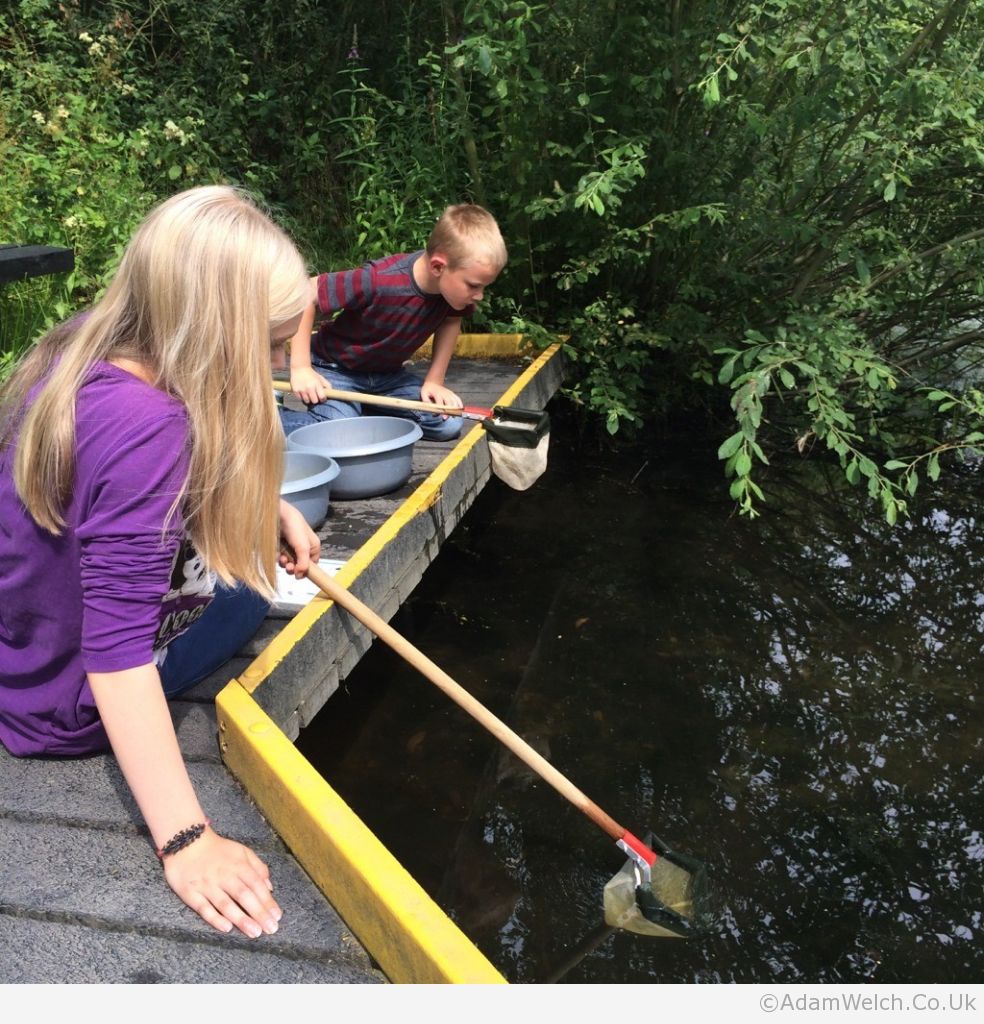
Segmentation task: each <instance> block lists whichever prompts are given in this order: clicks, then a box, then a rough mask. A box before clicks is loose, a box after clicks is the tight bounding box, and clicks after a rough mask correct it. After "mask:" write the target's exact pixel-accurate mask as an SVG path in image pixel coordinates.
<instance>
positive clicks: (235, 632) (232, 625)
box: [160, 584, 270, 697]
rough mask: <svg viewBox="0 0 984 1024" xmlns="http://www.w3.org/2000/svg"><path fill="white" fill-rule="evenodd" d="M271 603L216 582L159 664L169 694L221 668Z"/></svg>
mask: <svg viewBox="0 0 984 1024" xmlns="http://www.w3.org/2000/svg"><path fill="white" fill-rule="evenodd" d="M269 610H270V605H269V603H268V602H267V601H265V600H264V599H263V598H262V597H260V595H259V594H257V593H255V592H254V591H252V590H250V589H248V588H247V587H243V586H239V587H235V588H232V589H230V588H229V587H223V586H222V585H221V584H219V585H218V586H217V587H216V588H215V597H213V598H212V600H211V602H210V603H209V605H208V607H207V608H206V609H205V612H204V614H203V615H202V617H201V618H200V619H198V620H197V621H196V622H194V623H192V625H191V626H189V627H188V630H187V631H186V632H184V633H182V634H181V636H179V637H178V638H177V639H176V640H173V641H172V642H171V643H170V644H168V647H167V656H166V657H165V658H164V664H163V665H161V667H160V675H161V683H162V684H163V685H164V693H165V694H166V695H167V696H168V697H176V696H177V695H178V694H179V693H182V692H183V691H185V690H188V689H190V688H191V687H192V686H194V685H195V683H199V682H201V681H202V680H203V679H204V678H205V677H206V676H209V675H211V674H212V673H213V672H215V671H216V670H217V669H219V668H221V667H222V666H223V665H224V664H225V663H226V662H227V661H228V660H229V659H230V658H232V657H234V656H235V654H236V652H237V651H238V650H239V649H240V648H241V647H242V646H243V644H245V643H246V641H247V640H249V638H250V637H251V636H252V635H253V634H254V633H255V632H256V631H257V630H258V629H259V628H260V623H261V622H262V621H263V620H264V618H266V613H267V612H268V611H269Z"/></svg>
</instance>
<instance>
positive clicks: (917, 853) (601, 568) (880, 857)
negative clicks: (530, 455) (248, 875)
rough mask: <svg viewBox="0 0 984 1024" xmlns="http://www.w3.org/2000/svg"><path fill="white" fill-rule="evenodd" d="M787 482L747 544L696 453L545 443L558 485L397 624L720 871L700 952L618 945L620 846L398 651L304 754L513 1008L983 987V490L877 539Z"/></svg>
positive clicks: (960, 485)
mask: <svg viewBox="0 0 984 1024" xmlns="http://www.w3.org/2000/svg"><path fill="white" fill-rule="evenodd" d="M775 472H776V473H777V478H776V486H777V487H778V488H779V489H780V491H781V496H780V497H779V498H778V499H777V500H775V501H773V502H771V503H770V506H769V507H768V510H766V511H764V514H763V515H762V517H761V518H760V519H758V520H756V521H754V522H751V523H750V522H747V521H745V520H740V519H738V518H737V517H735V516H733V509H732V505H731V502H730V501H729V499H728V497H727V492H726V488H725V487H724V486H723V484H722V479H721V476H720V470H719V466H718V464H717V462H716V461H715V458H714V445H713V442H711V441H704V440H701V439H699V438H697V439H695V438H694V437H692V436H687V435H684V434H681V435H680V436H677V437H674V438H672V439H668V440H666V441H665V442H663V443H662V444H661V445H655V446H653V447H651V448H650V449H648V450H647V451H636V452H631V453H626V454H622V455H619V456H613V455H612V454H610V453H605V452H599V451H594V450H584V449H581V450H578V448H577V446H576V445H575V444H574V442H573V439H572V437H571V435H570V432H568V434H567V436H564V431H563V429H558V428H557V427H556V426H555V430H554V437H553V441H552V447H551V466H550V469H549V470H548V473H547V475H546V476H545V477H544V478H543V479H542V480H541V481H540V482H539V483H538V484H537V485H536V486H535V487H534V488H533V489H532V490H531V491H529V492H526V493H523V494H517V493H514V492H511V491H508V490H507V489H506V488H504V487H503V486H501V485H499V484H498V483H497V482H494V483H493V484H492V485H490V486H489V487H488V488H487V489H486V490H485V492H484V493H483V495H482V497H481V498H480V500H479V502H478V503H477V504H476V506H475V507H474V508H473V509H472V511H471V512H470V513H469V514H468V516H467V517H466V521H465V523H463V524H462V525H461V526H459V528H458V530H457V531H456V533H455V535H454V536H453V538H452V541H451V542H449V543H448V545H447V546H446V547H445V549H444V551H443V552H442V554H441V556H440V558H439V560H438V562H437V563H435V564H434V565H433V566H432V567H431V568H430V569H429V570H428V572H427V574H426V576H425V579H424V580H423V582H422V584H421V585H420V587H419V588H418V590H417V592H416V594H415V596H414V598H413V600H412V601H411V602H410V603H409V604H408V606H407V607H406V608H405V609H404V610H403V611H402V612H401V613H400V615H399V616H398V618H397V619H395V620H394V625H395V626H396V627H397V628H398V629H399V630H400V631H401V632H403V633H405V634H406V635H408V636H409V637H410V639H411V640H412V641H413V642H414V643H415V644H416V645H417V646H418V647H420V648H421V649H423V650H424V651H425V652H426V653H427V654H429V655H430V657H432V658H433V659H434V660H435V661H436V662H437V663H438V664H439V665H441V666H442V667H443V668H445V669H446V670H447V671H448V672H450V673H451V674H452V675H453V676H455V678H456V679H457V680H458V681H459V682H460V683H461V684H462V685H463V686H465V687H466V688H467V689H469V690H470V691H471V692H473V693H474V694H475V695H476V696H477V697H478V698H479V699H480V700H481V701H483V702H484V703H485V704H486V705H487V706H489V707H490V708H491V709H492V710H493V711H494V712H495V713H496V714H498V715H500V717H502V718H503V719H505V720H506V721H507V722H508V723H509V725H511V726H512V727H513V728H514V729H515V730H516V731H517V732H519V733H520V734H521V735H522V736H523V737H524V738H526V739H527V740H528V741H529V742H531V743H532V744H533V745H534V746H536V747H537V749H539V750H540V751H541V753H543V754H545V756H547V757H548V759H549V760H551V761H552V763H554V764H555V765H556V766H557V767H558V768H559V769H560V770H561V771H562V772H564V773H565V774H567V775H568V776H569V777H570V778H571V780H572V781H573V782H574V783H575V784H577V785H578V786H579V787H580V788H581V789H583V790H584V791H585V792H586V793H587V794H588V795H589V796H591V797H592V798H593V799H594V800H596V801H597V802H598V803H599V804H600V805H601V806H602V807H603V808H604V809H605V810H606V811H608V813H610V814H611V815H612V816H613V817H615V818H616V819H617V820H619V821H620V822H622V823H623V824H624V825H625V826H627V827H628V828H630V829H631V830H632V831H635V832H642V831H644V830H645V829H647V828H652V829H653V830H654V831H656V832H657V833H658V834H660V835H661V836H662V837H663V838H664V839H665V840H667V841H669V842H671V843H672V844H673V845H675V846H677V847H679V848H680V849H682V850H685V851H686V852H689V853H690V854H692V855H694V856H696V857H698V858H699V859H700V860H702V861H703V862H704V863H705V864H706V865H707V870H708V874H709V876H710V881H711V895H710V911H711V913H710V921H709V925H708V927H707V929H706V931H705V932H704V933H703V934H701V935H700V936H698V937H696V938H692V939H687V940H685V941H683V940H673V939H653V938H643V937H639V936H636V935H632V934H628V933H624V932H615V933H612V932H607V931H606V930H605V929H604V927H603V924H602V895H601V894H602V888H603V886H604V883H605V882H606V881H607V880H608V878H610V877H611V876H612V875H613V874H614V873H615V872H616V871H617V870H618V869H619V867H620V866H621V864H622V863H623V859H624V858H622V856H621V855H620V854H619V852H618V851H617V849H616V848H615V846H614V844H613V843H612V842H611V841H610V840H609V839H608V838H607V837H606V836H605V835H604V833H602V832H601V831H600V830H598V829H597V827H596V826H595V825H593V824H592V823H591V822H590V821H588V819H587V818H585V817H584V816H582V815H581V814H580V813H579V812H578V811H576V810H575V809H574V808H572V807H571V806H569V805H568V804H567V803H566V802H565V801H564V800H563V799H562V798H561V797H560V796H559V795H558V794H557V793H556V792H555V791H554V790H553V789H552V788H551V787H549V786H548V785H547V784H545V783H543V782H541V781H539V780H537V779H536V778H535V777H533V776H532V775H531V774H530V772H529V771H528V770H527V769H526V768H525V767H524V766H523V765H521V764H520V763H519V762H518V761H517V760H516V759H515V758H513V757H512V756H511V755H510V754H508V753H505V752H504V751H502V750H501V749H500V748H499V747H498V746H497V745H496V743H495V741H494V740H492V739H491V738H490V737H488V736H487V735H486V734H485V733H484V732H483V730H482V729H481V728H480V727H479V726H478V725H477V724H475V723H474V722H473V721H472V720H471V719H470V718H468V717H467V716H466V715H465V714H464V712H462V711H460V710H459V709H458V708H457V707H456V706H455V705H454V704H452V703H451V702H450V701H449V700H448V698H446V697H445V696H443V695H442V694H441V693H439V692H438V691H437V690H436V689H435V688H434V687H433V686H432V685H431V684H430V683H428V682H427V681H426V680H424V679H423V678H422V677H421V676H419V675H418V674H417V673H416V672H415V671H413V670H411V669H409V668H406V667H405V666H404V665H403V664H402V663H401V662H400V661H399V659H397V658H396V656H395V655H393V654H392V653H391V652H389V651H388V650H387V649H386V648H384V647H383V646H382V645H381V644H376V645H374V649H373V651H372V652H370V655H369V656H367V657H366V658H365V659H364V661H363V663H362V664H361V666H360V667H359V669H358V671H357V673H356V675H355V676H353V677H352V678H351V679H350V680H349V681H348V683H347V685H346V687H345V688H344V689H343V691H341V692H340V693H339V694H337V695H336V696H335V697H333V698H332V700H331V701H330V702H329V704H328V707H327V709H326V711H325V712H323V713H322V715H321V716H319V718H318V720H317V721H316V722H315V723H314V724H313V725H312V726H311V727H310V728H309V729H307V730H305V732H304V733H303V734H302V737H301V741H300V743H299V746H300V747H301V749H302V750H303V751H304V753H305V754H306V755H307V756H308V757H309V758H310V759H311V760H312V761H313V762H314V763H315V764H316V766H318V767H319V768H320V769H321V771H322V772H323V774H324V775H325V777H326V778H327V779H328V781H329V782H330V783H331V784H332V785H333V786H334V787H335V788H336V789H337V790H338V791H339V792H340V793H341V794H342V796H343V797H344V798H345V799H346V800H347V801H348V802H349V803H350V804H351V805H352V806H353V807H354V808H355V809H356V811H357V812H358V813H359V814H360V815H361V816H362V817H363V819H364V820H365V821H366V822H367V824H368V825H369V826H370V827H371V828H372V829H373V830H374V831H375V832H376V833H377V834H378V835H379V836H380V838H381V839H382V840H383V841H384V842H385V843H386V844H387V845H388V846H389V847H390V849H391V850H392V851H393V852H394V853H395V854H396V855H397V857H398V858H399V859H400V860H401V861H402V862H403V863H404V865H405V866H406V867H407V868H408V870H409V871H410V872H411V873H412V874H413V875H414V876H415V877H416V878H418V880H419V881H420V882H421V883H422V884H423V885H424V887H425V888H426V889H427V890H428V891H429V892H430V893H431V895H432V896H434V898H435V899H436V900H437V901H438V903H440V904H441V905H442V906H443V907H444V908H445V910H447V911H448V912H449V913H450V914H451V916H452V917H453V918H454V919H455V920H457V921H458V923H459V924H460V925H461V927H462V928H463V929H464V931H465V932H466V933H467V934H468V935H469V936H470V937H471V938H472V939H474V940H475V941H476V942H477V943H478V945H479V946H480V948H481V949H482V950H483V952H484V953H485V954H486V956H488V957H489V958H490V959H491V960H492V961H493V962H494V963H495V964H496V966H497V967H498V968H499V969H500V970H501V971H502V972H503V973H504V974H505V975H506V977H507V978H509V979H510V980H512V981H522V982H541V981H549V980H554V981H566V982H653V981H658V982H691V981H707V982H714V981H741V982H808V981H812V982H859V981H875V982H879V981H880V982H893V983H898V982H922V983H926V982H951V983H955V982H970V981H977V980H979V979H980V978H981V977H982V975H984V943H982V942H981V933H982V930H984V920H982V913H984V898H982V897H984V799H982V789H984V783H982V776H984V739H982V736H984V728H982V727H984V708H982V701H981V699H980V698H979V695H978V694H979V682H980V680H981V678H982V677H984V538H982V535H981V533H980V531H979V529H978V520H979V511H978V510H979V507H980V504H981V495H982V484H984V474H982V473H981V472H976V473H975V472H973V471H965V472H964V474H963V475H962V476H960V477H959V478H957V479H954V480H952V481H951V483H950V484H949V485H948V491H947V493H946V494H945V495H944V496H942V497H940V496H935V497H932V498H927V499H926V500H925V501H924V502H923V504H922V505H921V506H920V507H919V508H918V509H917V510H916V514H915V515H914V516H913V518H912V519H911V520H910V521H908V522H907V523H906V524H904V525H902V526H900V527H897V528H896V529H895V530H894V531H892V530H889V529H888V528H887V527H882V526H881V525H879V524H878V523H871V522H870V521H869V522H864V521H863V520H862V517H861V515H860V512H859V511H858V509H857V508H856V507H854V505H853V504H852V503H853V502H857V501H859V500H860V497H859V496H858V495H856V494H854V493H849V494H847V495H843V494H840V493H838V491H837V488H836V486H835V483H834V480H835V474H831V476H830V477H829V479H828V477H827V475H826V474H825V472H824V470H823V468H822V466H819V465H817V464H815V463H807V464H797V465H794V466H790V467H787V468H786V469H785V470H784V471H782V473H781V474H780V473H779V471H775ZM780 475H781V479H779V476H780ZM862 523H863V525H862Z"/></svg>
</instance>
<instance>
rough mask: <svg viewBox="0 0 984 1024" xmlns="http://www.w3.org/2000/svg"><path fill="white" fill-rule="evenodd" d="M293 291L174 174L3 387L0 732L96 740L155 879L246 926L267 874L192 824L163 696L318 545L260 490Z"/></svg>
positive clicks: (294, 305) (198, 670)
mask: <svg viewBox="0 0 984 1024" xmlns="http://www.w3.org/2000/svg"><path fill="white" fill-rule="evenodd" d="M307 293H308V284H307V278H306V274H305V268H304V265H303V263H302V261H301V259H300V257H299V255H298V254H297V251H296V250H295V248H294V246H293V245H292V244H291V242H290V241H289V240H288V238H287V237H286V236H285V235H284V234H283V232H281V231H280V230H279V229H278V228H277V227H276V226H274V225H273V224H272V223H271V222H270V220H269V219H268V218H267V217H266V216H265V215H264V214H263V213H261V212H260V211H259V210H258V209H257V208H256V207H255V206H254V205H253V204H252V203H251V202H250V201H249V199H248V198H247V197H246V196H245V195H243V194H241V193H239V192H237V191H236V190H234V189H231V188H224V187H207V188H199V189H192V190H191V191H188V192H184V193H181V194H180V195H177V196H174V197H173V198H171V199H169V200H167V201H166V202H164V203H162V204H161V205H160V206H158V207H157V208H156V209H154V210H153V211H152V212H151V213H150V215H149V216H148V217H147V218H146V220H145V221H144V222H143V224H142V225H141V226H140V228H139V229H138V230H137V232H136V234H135V236H134V237H133V239H132V241H131V242H130V244H129V246H128V247H127V250H126V252H125V254H124V256H123V259H122V261H121V263H120V267H119V270H118V272H117V273H116V275H115V277H114V278H113V281H112V283H111V284H110V286H109V288H108V289H107V291H106V294H105V296H104V297H103V298H102V300H101V301H100V302H99V303H98V304H97V305H96V306H95V308H94V309H92V310H91V311H90V312H89V313H88V314H85V315H84V316H82V317H78V318H76V319H74V320H72V321H70V322H68V323H67V324H64V325H62V326H61V327H58V328H56V329H55V330H53V331H52V332H50V333H49V334H48V335H47V336H46V337H45V338H43V339H42V341H41V342H40V343H39V344H38V346H37V347H36V348H35V349H34V350H33V351H32V353H31V354H30V355H29V356H28V358H26V359H25V360H24V361H23V363H22V364H21V366H20V367H19V368H18V370H17V372H16V373H15V374H14V376H13V377H12V378H11V380H10V382H9V384H8V385H7V387H6V388H5V390H4V392H3V394H2V396H0V524H2V526H0V741H2V742H3V744H4V745H5V746H6V747H7V748H8V750H9V751H10V752H11V753H12V754H14V755H17V756H30V755H47V756H51V755H73V754H84V753H88V752H92V751H95V750H99V749H104V748H105V746H106V745H107V744H108V745H109V746H111V748H112V750H113V752H114V754H115V755H116V758H117V760H118V762H119V765H120V768H121V770H122V772H123V775H124V777H125V778H126V781H127V783H128V784H129V786H130V789H131V790H132V792H133V795H134V798H135V800H136V802H137V805H138V806H139V808H140V811H141V813H142V814H143V817H144V820H145V821H146V824H147V827H148V829H149V831H150V834H151V837H152V839H153V842H154V846H155V848H156V849H157V853H158V855H159V856H160V857H161V859H162V863H163V867H164V873H165V877H166V879H167V882H168V884H169V885H170V886H171V888H172V889H173V890H174V891H175V893H177V895H178V896H180V898H181V899H182V900H184V902H185V903H186V904H187V905H188V906H190V907H191V908H192V909H193V910H195V911H197V912H198V913H199V914H200V915H201V916H202V917H203V918H204V919H205V920H206V921H208V922H209V923H210V924H211V925H213V926H214V927H215V928H217V929H219V930H220V931H226V932H228V931H231V930H232V929H233V928H238V929H239V930H240V931H242V932H243V933H245V934H246V935H249V936H252V937H254V938H255V937H257V936H259V935H260V934H261V933H263V932H266V933H272V932H275V931H276V930H277V922H278V921H279V920H280V917H281V910H280V908H279V907H278V906H277V904H276V902H275V900H274V898H273V895H272V884H271V882H270V876H269V871H268V869H267V867H266V865H264V864H263V863H262V862H261V861H260V860H259V859H258V858H257V857H256V855H255V854H254V853H253V852H252V851H251V850H249V849H248V848H247V847H245V846H242V845H240V844H239V843H235V842H232V841H230V840H227V839H224V838H222V837H221V836H220V835H218V833H216V832H215V831H213V830H212V829H211V828H210V827H209V823H208V821H207V819H206V818H205V814H204V812H203V810H202V808H201V806H200V805H199V803H198V799H197V797H196V795H195V792H194V790H193V788H192V785H191V782H190V780H189V777H188V773H187V770H186V768H185V766H184V762H183V760H182V758H181V754H180V751H179V748H178V743H177V739H176V737H175V733H174V727H173V725H172V722H171V717H170V714H169V712H168V708H167V703H166V697H167V695H173V694H174V693H177V692H180V691H181V690H182V689H185V688H187V687H188V686H190V685H193V684H194V683H195V682H197V681H198V679H199V678H201V677H202V676H203V675H205V674H207V673H208V672H210V671H212V670H213V669H214V668H216V667H218V665H220V664H221V663H222V662H223V661H225V660H227V659H228V658H229V657H231V656H232V655H233V654H234V653H235V651H236V650H237V649H238V648H239V647H240V646H241V644H242V643H243V642H244V641H245V640H246V639H247V638H248V636H249V635H250V634H251V633H252V631H253V630H254V629H255V628H256V626H257V625H258V624H259V622H260V621H261V620H262V617H263V614H264V613H265V611H266V607H267V605H266V598H268V597H269V596H270V594H271V593H272V585H273V578H274V569H275V566H276V563H277V561H278V558H279V561H280V563H281V564H282V565H284V566H285V567H286V568H287V570H288V571H290V572H294V573H295V574H296V575H298V576H300V575H302V574H303V572H304V571H305V570H306V569H307V566H308V564H309V562H310V560H311V559H316V558H317V556H318V553H319V543H318V539H317V537H316V536H315V535H314V534H313V533H312V532H311V531H310V529H308V527H307V525H306V524H305V523H304V521H303V519H302V518H301V517H300V515H299V514H298V513H296V511H295V510H294V509H292V508H291V507H290V506H289V505H286V504H284V503H282V502H281V501H280V499H279V482H280V476H281V470H282V445H283V435H282V432H281V430H280V426H279V422H278V418H277V411H276V405H275V403H274V398H273V393H272V390H271V388H270V364H271V349H276V348H277V347H279V346H282V345H283V343H284V342H285V341H286V340H287V339H288V338H290V337H291V335H292V334H293V333H295V332H296V330H297V326H298V323H299V321H300V316H301V313H302V312H303V310H304V309H305V307H306V305H307V302H308V294H307ZM281 537H283V538H284V540H285V541H286V542H287V544H288V545H289V546H290V548H292V549H293V550H294V551H295V552H296V555H295V558H294V559H293V560H288V559H287V558H286V557H284V556H280V555H278V552H279V550H280V548H279V545H280V538H281Z"/></svg>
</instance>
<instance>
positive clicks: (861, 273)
mask: <svg viewBox="0 0 984 1024" xmlns="http://www.w3.org/2000/svg"><path fill="white" fill-rule="evenodd" d="M854 265H855V267H857V270H858V280H859V281H860V282H861V284H862V285H863V286H864V287H865V288H867V287H868V285H869V284H871V270H870V269H869V268H868V264H867V263H865V261H864V257H863V256H858V257H857V258H856V259H855V261H854Z"/></svg>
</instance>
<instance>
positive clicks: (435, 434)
mask: <svg viewBox="0 0 984 1024" xmlns="http://www.w3.org/2000/svg"><path fill="white" fill-rule="evenodd" d="M311 365H312V366H313V367H314V369H315V370H317V371H318V373H320V374H321V376H322V377H324V378H325V380H326V381H328V383H329V384H330V385H331V386H332V387H333V388H335V389H336V390H338V391H361V392H362V393H363V394H367V395H386V396H387V397H388V398H409V399H410V400H411V401H414V402H419V401H420V385H421V384H422V383H423V381H422V380H421V378H420V377H418V376H417V375H416V374H415V373H411V372H410V371H409V370H395V371H392V372H389V373H356V372H354V371H352V370H346V369H343V368H342V367H341V366H339V365H338V364H337V363H323V362H321V360H319V359H312V360H311ZM362 415H366V416H402V417H403V418H404V419H412V420H415V421H416V422H417V423H419V424H420V429H421V430H423V432H424V437H426V438H427V440H428V441H453V440H454V439H455V438H456V437H457V436H458V435H459V434H460V433H461V417H460V416H449V417H448V418H447V419H444V417H443V416H441V415H440V414H439V413H428V412H415V411H413V410H409V409H389V408H387V407H385V406H382V405H368V404H367V405H365V406H363V404H362V403H361V402H336V401H330V402H320V403H319V404H318V405H309V406H308V407H307V411H306V412H295V411H294V410H293V409H285V408H283V407H281V409H280V422H281V423H282V424H283V427H284V433H286V434H289V433H290V432H291V431H292V430H297V429H298V427H306V426H309V425H310V424H311V423H320V422H321V421H322V420H340V419H345V418H347V417H351V416H362Z"/></svg>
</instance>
